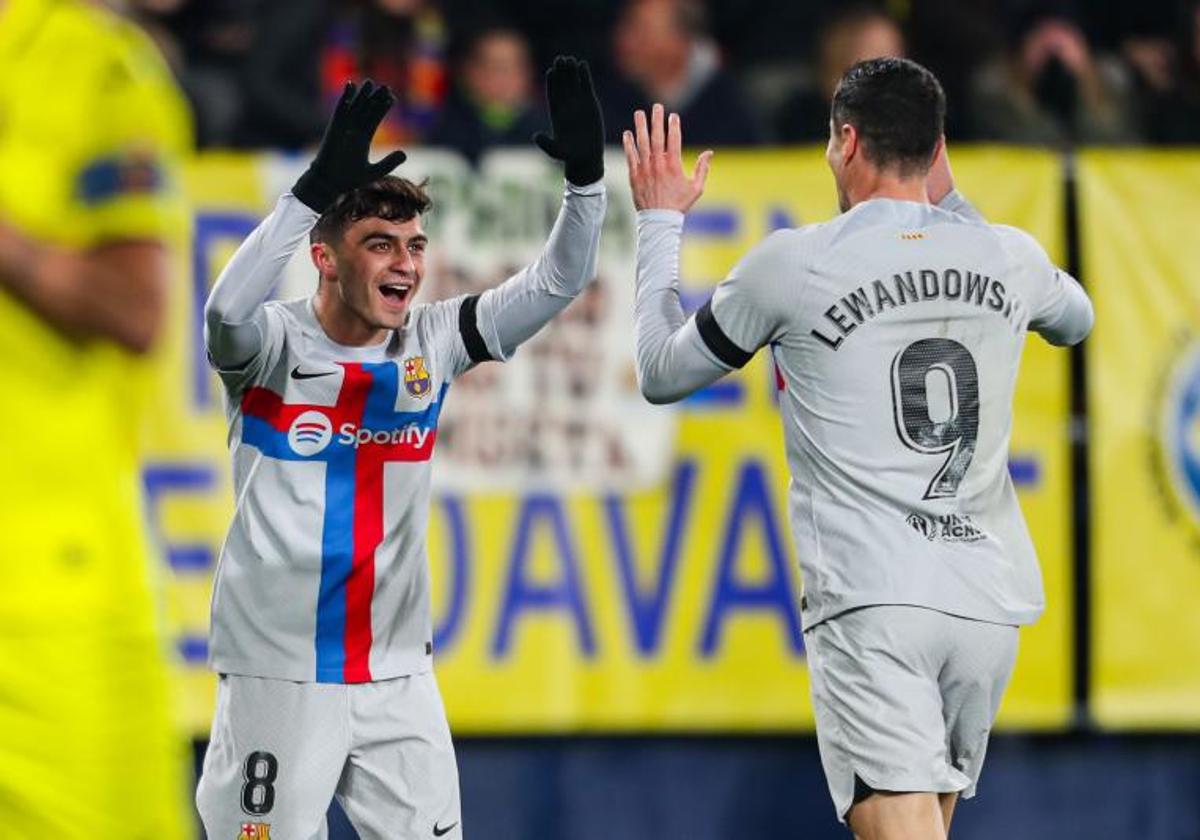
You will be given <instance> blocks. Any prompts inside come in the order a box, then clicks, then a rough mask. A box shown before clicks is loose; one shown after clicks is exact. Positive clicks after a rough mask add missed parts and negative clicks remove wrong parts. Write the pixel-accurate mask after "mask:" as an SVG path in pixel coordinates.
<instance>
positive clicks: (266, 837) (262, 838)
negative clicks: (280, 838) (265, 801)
mask: <svg viewBox="0 0 1200 840" xmlns="http://www.w3.org/2000/svg"><path fill="white" fill-rule="evenodd" d="M237 840H271V826H270V824H269V823H242V831H241V833H240V834H239V835H238V836H237Z"/></svg>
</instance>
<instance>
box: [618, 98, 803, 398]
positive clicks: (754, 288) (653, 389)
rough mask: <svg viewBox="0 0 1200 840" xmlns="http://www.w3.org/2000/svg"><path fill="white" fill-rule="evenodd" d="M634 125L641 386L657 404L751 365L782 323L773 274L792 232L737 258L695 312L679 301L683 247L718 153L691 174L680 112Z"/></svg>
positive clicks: (628, 144) (656, 113)
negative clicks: (687, 219) (687, 223)
mask: <svg viewBox="0 0 1200 840" xmlns="http://www.w3.org/2000/svg"><path fill="white" fill-rule="evenodd" d="M634 127H635V132H632V133H631V132H628V131H626V132H625V133H624V135H623V138H622V141H623V143H624V146H625V158H626V162H627V163H628V166H629V183H630V186H631V187H632V190H633V201H634V205H635V206H636V207H637V209H638V252H637V290H636V295H635V304H634V325H635V330H636V334H637V373H638V385H639V387H640V388H641V391H642V394H643V396H645V397H646V399H647V400H649V401H650V402H652V403H669V402H675V401H677V400H680V399H683V398H684V397H686V396H687V395H688V394H690V393H692V392H693V391H696V390H699V389H700V388H703V387H705V386H707V385H710V384H712V383H713V382H715V381H716V380H717V379H719V378H721V377H722V376H724V375H725V374H726V373H728V372H729V371H731V370H734V369H736V368H740V367H742V366H744V365H745V364H746V363H747V362H749V361H750V359H751V358H752V357H753V355H754V353H755V351H757V350H758V349H759V348H760V347H762V346H763V345H765V344H767V343H768V342H769V341H771V339H772V338H773V337H775V336H776V335H777V334H778V333H779V330H780V329H781V327H782V323H783V310H784V306H783V305H782V302H781V301H779V300H777V299H772V298H773V297H776V298H777V297H778V296H777V295H772V294H771V293H770V282H769V281H770V280H771V279H772V278H778V277H780V276H782V274H783V273H784V272H786V270H787V261H786V250H787V243H786V240H785V236H786V234H784V233H778V234H775V235H773V236H771V237H768V238H767V239H766V240H764V241H763V242H762V243H760V244H759V245H758V246H757V247H755V248H754V249H753V250H751V251H750V253H748V254H747V255H746V257H745V258H743V259H742V260H741V262H739V263H738V265H737V266H736V267H735V268H734V270H733V272H732V273H731V274H730V275H729V277H728V278H727V279H726V280H725V281H724V282H722V283H721V285H720V286H718V287H717V290H716V292H715V293H714V294H713V297H712V300H711V301H709V302H708V303H706V304H705V305H704V306H702V307H701V308H700V309H699V310H698V311H697V312H696V314H695V316H694V317H690V318H687V317H685V316H684V313H683V309H682V307H681V305H680V301H679V245H680V237H681V235H682V232H683V218H684V214H685V213H686V212H687V211H688V209H689V208H690V207H691V206H692V205H693V204H694V203H695V202H696V200H697V199H698V198H699V197H700V194H701V193H702V192H703V190H704V181H705V179H706V178H707V176H708V167H709V161H710V159H711V157H712V152H704V153H703V154H701V155H700V158H699V160H698V161H697V162H696V169H695V171H694V172H693V174H692V175H691V176H688V175H686V174H685V173H684V171H683V161H682V156H681V148H682V144H683V139H682V131H681V128H680V124H679V117H678V115H676V114H672V115H671V117H670V119H669V120H668V121H667V125H666V127H665V128H664V125H663V108H662V106H661V105H655V106H654V108H653V109H652V112H651V120H650V125H649V127H648V126H647V123H646V115H645V114H644V113H643V112H641V111H638V112H637V113H636V114H635V115H634Z"/></svg>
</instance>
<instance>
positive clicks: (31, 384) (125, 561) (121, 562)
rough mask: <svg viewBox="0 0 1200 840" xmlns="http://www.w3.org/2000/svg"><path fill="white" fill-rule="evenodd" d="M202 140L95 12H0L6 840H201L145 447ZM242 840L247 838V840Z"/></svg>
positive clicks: (141, 54)
mask: <svg viewBox="0 0 1200 840" xmlns="http://www.w3.org/2000/svg"><path fill="white" fill-rule="evenodd" d="M189 141H190V125H189V118H188V115H187V111H186V108H185V106H184V104H183V101H182V98H181V97H180V96H179V93H178V91H177V88H176V87H175V85H174V82H173V81H172V79H171V77H170V74H169V71H168V70H167V68H166V66H165V64H164V63H163V61H162V60H161V58H160V56H159V55H158V53H157V52H156V50H155V48H154V47H153V46H152V45H151V43H150V42H149V40H148V39H147V38H146V37H145V36H144V35H143V34H142V33H141V32H140V31H139V30H137V29H136V28H135V27H134V26H133V25H132V24H130V23H128V22H126V21H123V20H122V19H120V18H119V17H117V16H116V15H114V14H113V13H111V12H109V11H107V10H105V9H104V8H103V7H102V6H100V4H98V3H89V2H84V1H83V0H0V836H2V837H4V838H8V839H9V840H26V838H29V839H30V840H32V838H37V840H45V838H50V837H53V838H56V840H64V838H89V840H106V838H122V840H129V838H145V840H151V839H152V840H174V838H187V837H191V836H193V834H194V830H193V828H192V821H191V818H190V816H189V813H188V809H187V807H186V801H187V796H188V791H187V785H188V781H187V780H188V773H187V760H188V752H187V745H186V742H185V741H184V740H183V739H182V737H181V735H180V732H179V730H178V729H177V727H176V726H175V725H174V718H173V714H174V713H173V705H172V698H171V693H170V687H169V686H170V682H169V677H168V664H167V663H168V655H167V639H166V635H165V633H164V627H163V622H162V616H161V610H160V609H159V607H158V599H157V588H158V587H157V586H156V584H155V583H154V580H155V575H156V573H157V568H158V564H157V560H156V558H155V556H154V554H153V552H152V551H151V550H150V548H149V545H148V540H147V535H146V529H145V523H144V517H143V511H142V506H141V492H140V480H139V475H138V462H137V451H138V450H137V447H138V438H139V426H140V425H141V423H142V417H141V415H142V413H143V411H142V408H143V407H144V406H145V404H146V397H145V395H144V394H142V393H141V390H142V387H141V384H140V383H141V382H142V380H143V378H144V377H145V376H146V371H145V370H144V369H145V367H146V366H147V364H148V362H147V361H146V358H145V356H146V354H147V352H148V351H149V350H150V349H151V348H152V347H153V346H154V344H155V340H156V338H157V335H158V333H159V331H160V328H161V326H162V324H163V321H164V315H165V308H166V295H167V275H168V271H167V267H168V264H169V263H168V253H169V250H170V247H171V245H172V244H174V243H176V242H178V241H179V240H181V239H182V237H183V236H184V234H185V233H186V224H187V214H186V210H185V207H184V205H183V203H182V198H181V195H180V185H179V171H178V169H179V164H180V161H181V158H182V156H183V154H184V152H185V151H186V148H187V145H188V143H189ZM230 840H232V838H230Z"/></svg>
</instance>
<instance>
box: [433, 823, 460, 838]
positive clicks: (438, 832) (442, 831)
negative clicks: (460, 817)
mask: <svg viewBox="0 0 1200 840" xmlns="http://www.w3.org/2000/svg"><path fill="white" fill-rule="evenodd" d="M456 825H458V823H456V822H452V823H450V825H448V826H446V827H445V828H438V824H437V823H434V824H433V836H434V837H441V836H442V835H443V834H446V833H447V832H449V831H450V829H452V828H454V826H456Z"/></svg>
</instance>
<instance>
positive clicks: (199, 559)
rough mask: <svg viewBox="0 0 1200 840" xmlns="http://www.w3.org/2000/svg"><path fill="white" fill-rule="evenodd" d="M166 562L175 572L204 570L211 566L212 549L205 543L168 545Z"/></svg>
mask: <svg viewBox="0 0 1200 840" xmlns="http://www.w3.org/2000/svg"><path fill="white" fill-rule="evenodd" d="M167 563H168V564H170V566H171V568H172V569H174V570H175V571H177V572H206V571H208V570H209V569H210V568H212V564H213V553H212V549H210V548H209V547H208V546H206V545H173V546H168V547H167Z"/></svg>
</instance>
